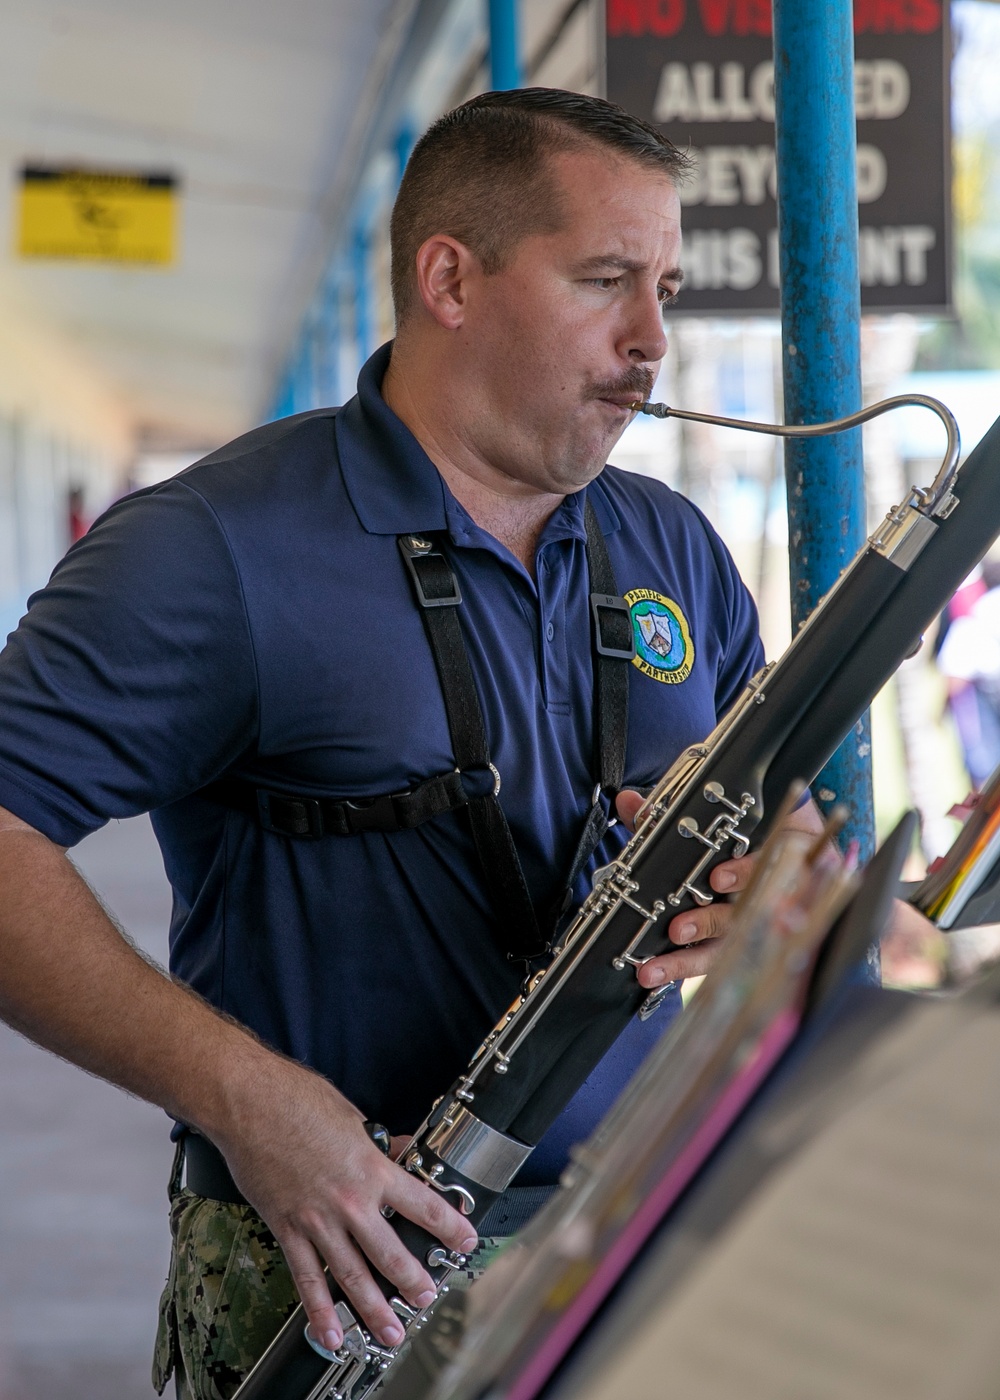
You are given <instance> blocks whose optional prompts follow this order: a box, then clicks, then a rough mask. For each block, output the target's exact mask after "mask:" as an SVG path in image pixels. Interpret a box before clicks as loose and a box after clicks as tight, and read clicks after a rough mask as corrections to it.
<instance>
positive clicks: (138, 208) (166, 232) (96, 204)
mask: <svg viewBox="0 0 1000 1400" xmlns="http://www.w3.org/2000/svg"><path fill="white" fill-rule="evenodd" d="M176 188H177V182H176V181H175V179H174V177H173V176H172V175H162V174H151V175H137V174H130V173H127V172H123V173H116V172H114V171H100V170H79V169H76V170H65V169H63V170H57V169H42V168H39V167H38V166H27V167H25V169H23V170H22V171H21V199H20V208H19V218H18V231H17V251H18V252H19V253H20V255H21V257H22V258H85V259H88V260H91V261H96V262H129V263H159V264H161V265H165V264H169V263H172V262H173V260H174V255H175V243H176V216H177V209H176Z"/></svg>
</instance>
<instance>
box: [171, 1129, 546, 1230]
mask: <svg viewBox="0 0 1000 1400" xmlns="http://www.w3.org/2000/svg"><path fill="white" fill-rule="evenodd" d="M184 1178H185V1180H184V1184H185V1185H186V1186H187V1188H188V1190H189V1191H193V1192H194V1194H195V1195H196V1196H204V1197H206V1198H207V1199H208V1200H210V1201H225V1202H228V1203H229V1204H230V1205H236V1206H245V1205H247V1204H248V1201H247V1198H246V1197H245V1196H244V1195H243V1193H242V1192H241V1191H240V1188H239V1187H238V1186H237V1185H236V1182H235V1181H234V1180H233V1177H232V1173H231V1172H230V1170H229V1168H228V1166H227V1165H226V1159H225V1157H223V1155H222V1153H221V1152H220V1151H219V1149H218V1148H217V1147H216V1146H215V1144H214V1143H212V1142H209V1140H208V1138H203V1137H202V1136H201V1134H200V1133H193V1132H190V1131H188V1132H187V1133H185V1135H184ZM557 1189H558V1188H557V1187H555V1186H509V1187H508V1188H507V1190H506V1191H505V1192H504V1193H503V1195H502V1196H501V1197H500V1199H499V1200H498V1201H495V1202H494V1204H493V1206H492V1207H491V1208H490V1210H489V1212H488V1213H487V1214H486V1216H485V1217H484V1218H483V1220H482V1221H481V1222H480V1224H479V1233H480V1235H482V1236H484V1237H485V1238H491V1237H492V1238H496V1239H500V1238H503V1237H504V1236H506V1235H513V1234H516V1233H517V1231H518V1230H520V1229H521V1227H522V1225H526V1224H527V1223H528V1221H529V1220H530V1219H531V1217H532V1216H533V1215H534V1214H535V1211H537V1210H540V1209H541V1207H542V1206H543V1205H544V1204H545V1202H546V1201H547V1200H548V1199H549V1197H550V1196H552V1195H553V1193H554V1192H555V1191H556V1190H557Z"/></svg>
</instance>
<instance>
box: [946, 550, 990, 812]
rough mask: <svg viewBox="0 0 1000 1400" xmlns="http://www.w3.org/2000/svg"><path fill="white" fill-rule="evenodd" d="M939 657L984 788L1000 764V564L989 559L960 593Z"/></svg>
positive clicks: (972, 773) (971, 765)
mask: <svg viewBox="0 0 1000 1400" xmlns="http://www.w3.org/2000/svg"><path fill="white" fill-rule="evenodd" d="M936 659H937V665H938V668H939V670H940V671H941V674H942V675H943V676H944V677H945V679H946V681H947V685H948V700H947V703H948V708H949V710H950V711H951V714H952V716H953V718H954V720H955V728H956V729H957V731H958V737H959V742H960V744H961V746H962V756H963V758H964V760H965V766H966V768H967V769H968V773H969V777H970V779H971V781H972V784H973V786H974V787H975V788H981V787H982V785H983V784H984V783H985V782H986V780H987V778H988V777H989V776H990V774H991V773H992V772H993V770H994V768H996V766H997V764H998V763H1000V560H998V559H993V558H987V559H985V560H984V561H983V564H982V566H981V568H980V569H979V570H977V572H976V574H974V575H972V576H971V577H970V578H969V579H968V580H966V582H965V583H964V584H963V586H962V588H960V589H959V591H958V592H957V593H956V595H955V597H954V599H953V600H952V602H951V604H950V605H949V608H948V616H947V626H946V628H945V630H944V635H943V637H942V638H941V639H940V642H939V645H938V648H937V658H936Z"/></svg>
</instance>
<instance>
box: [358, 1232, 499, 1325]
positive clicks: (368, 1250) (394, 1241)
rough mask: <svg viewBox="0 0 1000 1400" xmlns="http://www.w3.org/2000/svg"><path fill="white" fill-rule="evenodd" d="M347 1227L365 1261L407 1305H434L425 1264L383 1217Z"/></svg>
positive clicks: (433, 1291)
mask: <svg viewBox="0 0 1000 1400" xmlns="http://www.w3.org/2000/svg"><path fill="white" fill-rule="evenodd" d="M348 1227H349V1229H350V1232H351V1235H352V1236H353V1238H354V1241H355V1242H356V1243H357V1245H358V1247H359V1248H360V1249H361V1250H362V1251H363V1253H364V1256H365V1258H366V1259H367V1260H369V1261H370V1262H371V1263H372V1264H373V1265H374V1266H375V1268H376V1269H377V1270H378V1272H379V1273H380V1274H381V1275H382V1277H383V1278H384V1279H388V1281H389V1282H390V1283H391V1284H393V1285H394V1287H395V1289H396V1291H397V1292H398V1293H400V1294H401V1295H402V1296H403V1297H404V1298H405V1299H406V1301H407V1302H408V1303H411V1304H412V1305H413V1306H414V1307H417V1308H426V1307H427V1306H429V1304H430V1303H432V1302H433V1301H434V1297H435V1294H436V1289H435V1287H434V1280H433V1279H432V1278H431V1276H430V1274H429V1273H428V1272H427V1271H426V1269H425V1268H424V1267H423V1260H421V1259H417V1258H416V1257H415V1256H414V1255H413V1254H411V1252H410V1251H409V1250H408V1249H407V1247H406V1245H405V1244H404V1243H403V1241H402V1240H401V1239H400V1238H399V1235H398V1234H397V1233H396V1231H395V1230H393V1229H392V1227H391V1226H390V1225H388V1224H387V1223H386V1221H385V1220H384V1219H383V1217H382V1216H381V1215H379V1214H377V1213H376V1214H375V1215H374V1216H373V1215H371V1214H367V1213H366V1214H365V1215H364V1216H363V1217H360V1218H359V1219H358V1220H357V1222H356V1223H351V1222H350V1221H348ZM466 1228H468V1227H466ZM477 1244H478V1240H477Z"/></svg>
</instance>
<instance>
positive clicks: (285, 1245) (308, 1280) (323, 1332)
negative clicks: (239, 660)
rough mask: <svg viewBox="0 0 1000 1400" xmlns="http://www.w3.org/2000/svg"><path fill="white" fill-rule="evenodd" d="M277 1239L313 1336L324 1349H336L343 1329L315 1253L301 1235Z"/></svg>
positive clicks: (342, 1335) (321, 1266)
mask: <svg viewBox="0 0 1000 1400" xmlns="http://www.w3.org/2000/svg"><path fill="white" fill-rule="evenodd" d="M278 1243H279V1244H280V1245H281V1250H282V1253H283V1254H284V1256H285V1261H286V1263H287V1264H288V1267H289V1269H290V1270H291V1273H292V1280H293V1282H294V1284H295V1288H296V1291H297V1292H298V1295H299V1297H300V1299H301V1300H302V1306H303V1307H304V1308H305V1310H306V1317H308V1319H309V1326H310V1327H311V1329H312V1334H313V1336H314V1337H315V1338H316V1339H317V1341H318V1342H319V1343H320V1345H321V1346H324V1347H326V1349H327V1351H336V1350H337V1348H338V1347H339V1346H340V1345H341V1343H342V1342H343V1340H344V1329H343V1328H342V1327H341V1325H340V1318H339V1317H338V1316H337V1310H336V1308H335V1307H334V1306H333V1299H332V1298H331V1296H330V1286H329V1284H328V1283H327V1280H326V1276H325V1274H324V1273H323V1264H322V1261H321V1259H320V1257H319V1255H318V1254H317V1253H316V1251H315V1249H314V1248H313V1247H312V1245H311V1244H310V1243H309V1241H308V1240H307V1239H303V1238H302V1236H301V1235H299V1236H293V1237H289V1236H280V1237H279V1238H278Z"/></svg>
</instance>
